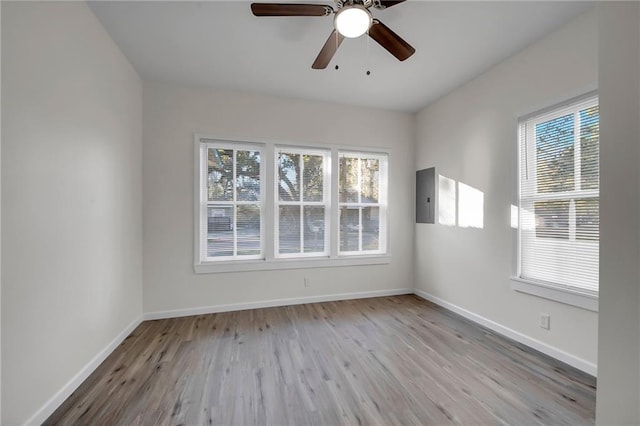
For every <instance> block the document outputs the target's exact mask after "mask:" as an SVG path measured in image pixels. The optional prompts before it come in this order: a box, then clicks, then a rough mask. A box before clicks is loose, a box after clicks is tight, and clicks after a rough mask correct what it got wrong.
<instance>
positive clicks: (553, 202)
mask: <svg viewBox="0 0 640 426" xmlns="http://www.w3.org/2000/svg"><path fill="white" fill-rule="evenodd" d="M598 143H599V111H598V100H597V98H596V97H595V96H591V97H589V98H586V99H585V98H583V99H581V100H578V101H575V102H572V103H570V104H568V105H564V106H562V107H558V108H554V109H553V110H551V111H547V112H545V113H541V114H536V115H535V116H533V117H530V118H527V119H524V120H521V121H520V122H519V147H520V148H519V152H520V181H519V183H520V194H519V195H520V200H519V202H520V206H519V248H520V250H519V251H520V253H519V271H518V275H519V278H520V279H521V280H524V281H529V282H533V283H538V284H541V285H543V286H546V287H549V288H554V289H556V290H558V289H560V290H565V291H568V292H572V293H576V294H581V295H585V296H590V297H597V294H598V275H599V268H598V240H599V213H598V211H599V167H598V164H599V150H598Z"/></svg>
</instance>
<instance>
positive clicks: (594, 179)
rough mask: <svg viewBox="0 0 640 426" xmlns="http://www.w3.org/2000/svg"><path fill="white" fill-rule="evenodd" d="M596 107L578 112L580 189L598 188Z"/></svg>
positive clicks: (597, 118)
mask: <svg viewBox="0 0 640 426" xmlns="http://www.w3.org/2000/svg"><path fill="white" fill-rule="evenodd" d="M598 111H599V110H598V106H597V105H596V106H594V107H591V108H587V109H584V110H582V111H580V157H581V158H580V176H581V179H580V184H581V189H598V188H599V178H600V176H599V175H600V174H599V172H598V169H599V156H600V152H599V134H600V133H599V132H600V124H599V112H598Z"/></svg>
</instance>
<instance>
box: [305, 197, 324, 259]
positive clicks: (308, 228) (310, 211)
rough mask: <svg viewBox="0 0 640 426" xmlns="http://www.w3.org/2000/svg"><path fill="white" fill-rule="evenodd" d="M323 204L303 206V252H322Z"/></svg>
mask: <svg viewBox="0 0 640 426" xmlns="http://www.w3.org/2000/svg"><path fill="white" fill-rule="evenodd" d="M324 225H325V224H324V206H311V207H308V206H307V207H304V226H305V229H304V252H305V253H313V252H324V235H325V233H324V230H325V226H324Z"/></svg>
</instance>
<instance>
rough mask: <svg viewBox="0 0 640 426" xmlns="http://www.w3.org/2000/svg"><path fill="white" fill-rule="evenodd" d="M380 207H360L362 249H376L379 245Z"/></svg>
mask: <svg viewBox="0 0 640 426" xmlns="http://www.w3.org/2000/svg"><path fill="white" fill-rule="evenodd" d="M379 237H380V208H379V207H365V208H363V209H362V250H378V249H379V247H380V243H379V240H380V238H379Z"/></svg>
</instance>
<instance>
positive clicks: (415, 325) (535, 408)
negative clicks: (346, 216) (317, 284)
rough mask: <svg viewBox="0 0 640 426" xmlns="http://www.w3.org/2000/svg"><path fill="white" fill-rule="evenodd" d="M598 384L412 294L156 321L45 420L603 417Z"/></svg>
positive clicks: (543, 420) (572, 420)
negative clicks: (599, 411) (597, 401)
mask: <svg viewBox="0 0 640 426" xmlns="http://www.w3.org/2000/svg"><path fill="white" fill-rule="evenodd" d="M595 389H596V381H595V378H593V377H591V376H589V375H587V374H585V373H582V372H580V371H578V370H576V369H574V368H571V367H569V366H567V365H565V364H563V363H561V362H559V361H556V360H553V359H551V358H549V357H547V356H545V355H543V354H541V353H539V352H536V351H534V350H532V349H529V348H527V347H525V346H523V345H521V344H519V343H517V342H514V341H512V340H509V339H506V338H504V337H502V336H499V335H497V334H495V333H493V332H491V331H489V330H487V329H485V328H483V327H480V326H478V325H477V324H474V323H471V322H470V321H468V320H466V319H464V318H462V317H459V316H458V315H456V314H454V313H452V312H449V311H447V310H445V309H443V308H441V307H438V306H436V305H434V304H432V303H430V302H427V301H424V300H422V299H420V298H418V297H416V296H412V295H409V296H395V297H384V298H374V299H362V300H349V301H341V302H328V303H316V304H307V305H296V306H285V307H279V308H268V309H255V310H247V311H239V312H227V313H219V314H211V315H197V316H193V317H183V318H173V319H167V320H157V321H147V322H144V323H142V324H141V325H140V326H139V327H138V328H137V329H136V330H134V332H133V333H132V334H131V335H130V336H129V337H128V338H127V339H125V341H124V342H123V343H122V344H121V345H120V346H119V347H118V348H117V349H116V350H115V351H114V352H113V353H112V354H111V355H110V356H109V357H108V358H107V359H106V360H105V362H103V363H102V364H101V365H100V366H99V367H98V368H97V369H96V371H95V372H94V373H93V374H91V376H90V377H89V378H88V379H87V380H86V381H85V382H84V383H83V384H82V385H81V386H80V387H79V388H78V389H77V390H76V392H74V393H73V394H72V395H71V396H70V397H69V398H68V399H67V400H66V401H65V402H64V403H63V404H62V405H61V406H60V407H59V408H58V410H56V412H55V413H54V414H53V415H52V416H51V417H50V418H49V419H47V421H46V422H45V424H47V425H156V424H157V425H363V424H366V425H389V424H437V425H441V424H469V425H476V424H508V425H513V424H518V425H534V424H544V425H547V424H558V425H561V424H566V425H589V424H593V423H594V418H595Z"/></svg>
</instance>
